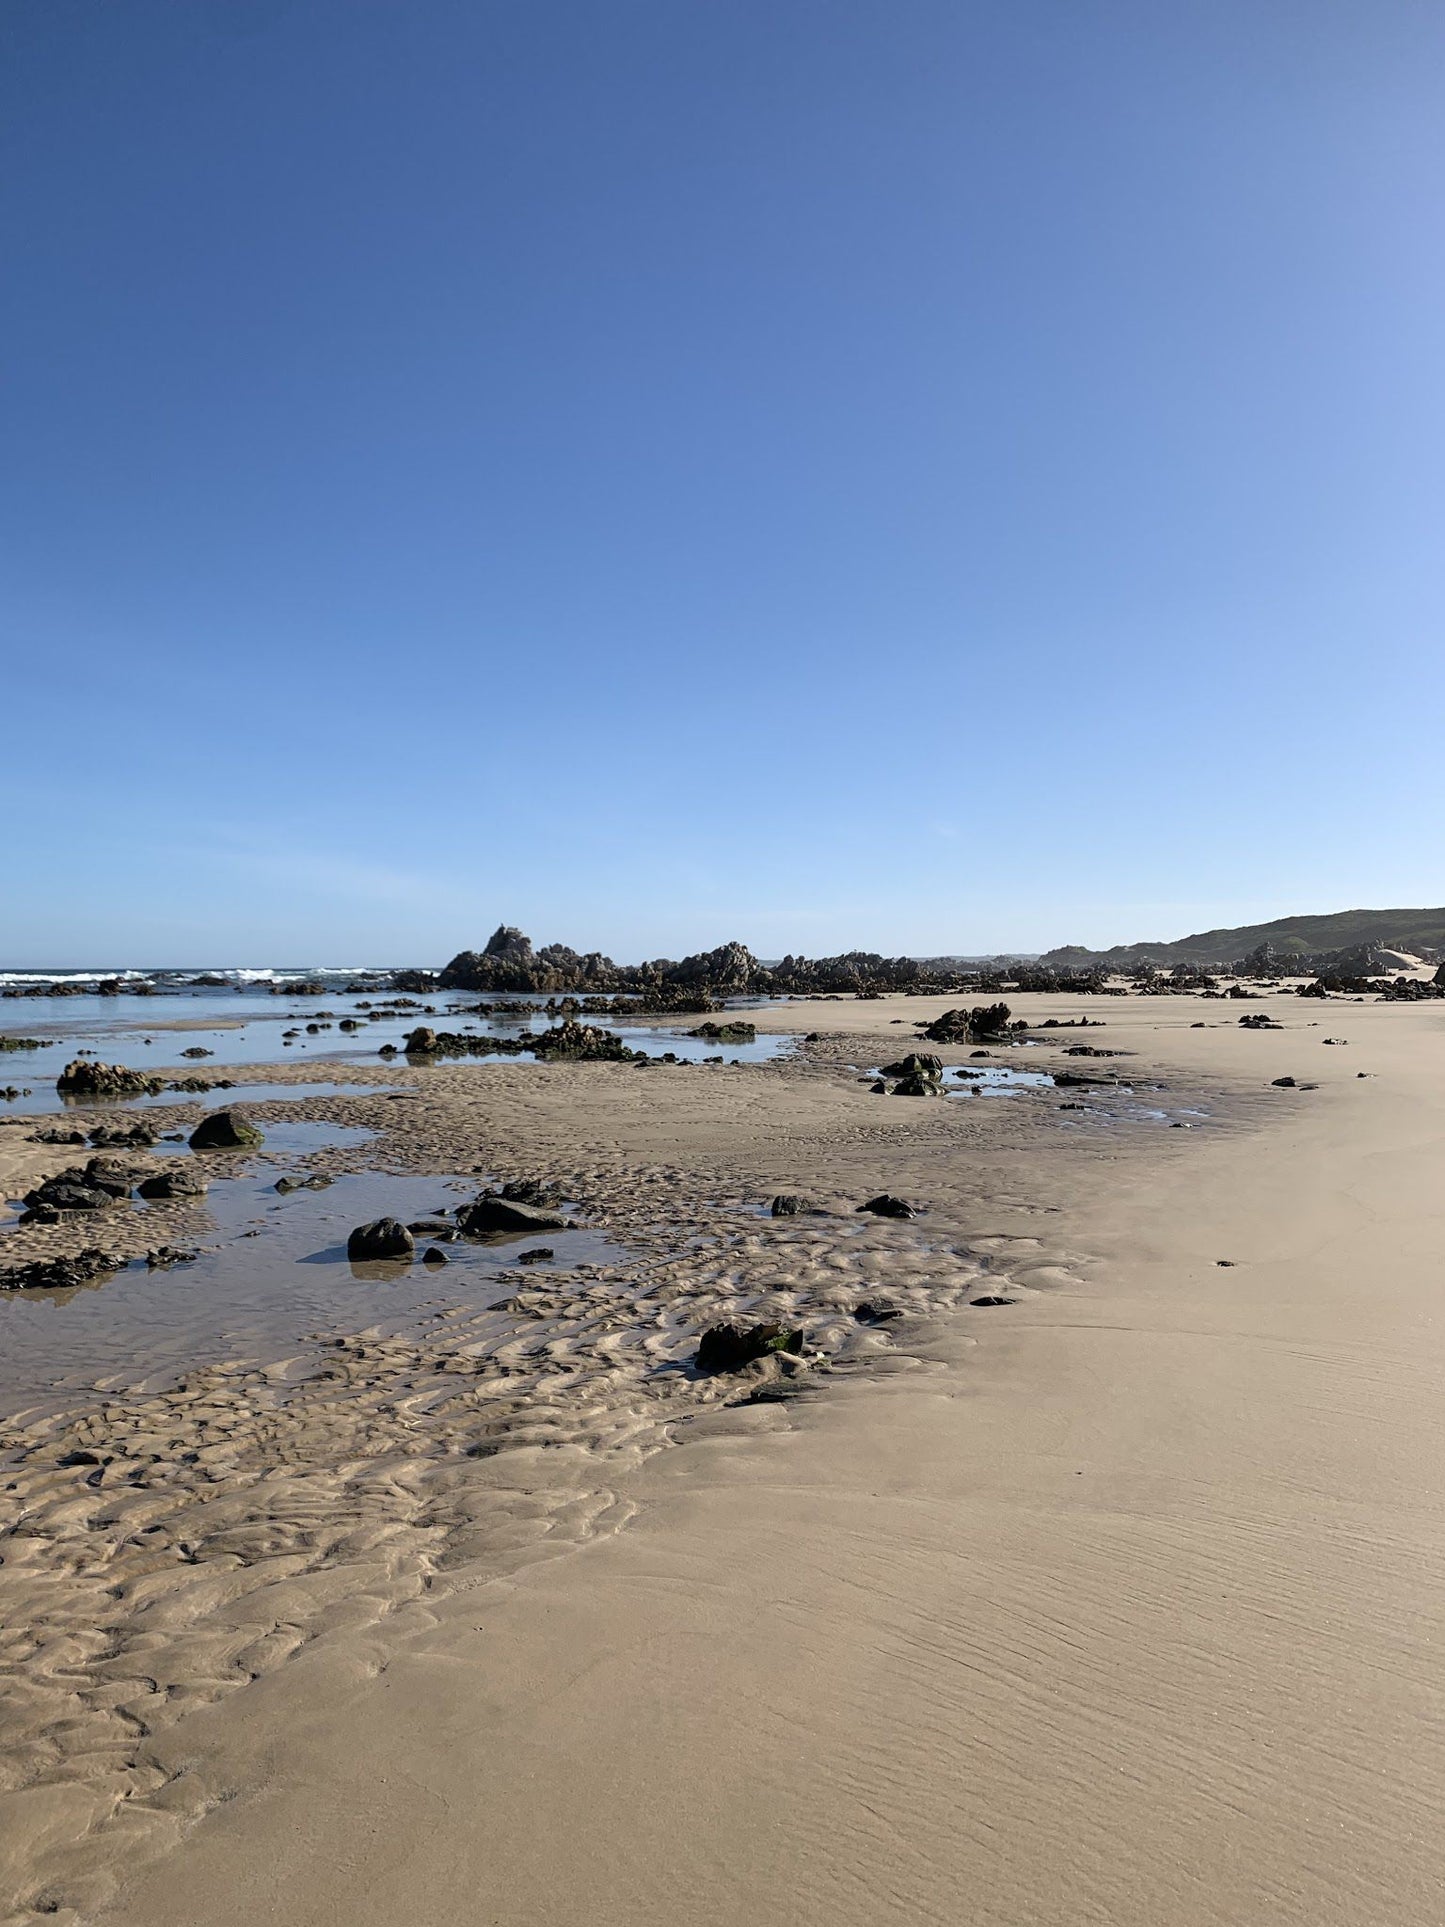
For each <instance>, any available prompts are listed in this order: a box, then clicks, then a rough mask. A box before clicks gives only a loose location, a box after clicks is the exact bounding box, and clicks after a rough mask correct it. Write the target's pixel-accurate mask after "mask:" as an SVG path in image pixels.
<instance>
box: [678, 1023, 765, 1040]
mask: <svg viewBox="0 0 1445 1927" xmlns="http://www.w3.org/2000/svg"><path fill="white" fill-rule="evenodd" d="M757 1034H758V1027H757V1025H756V1024H747V1023H743V1022H741V1021H732V1022H729V1023H726V1024H714V1023H712V1022H708V1023H706V1024H699V1025H698V1027H697V1029H696V1030H694V1031H689V1032H688V1035H689V1036H690V1037H706V1038H710V1039H711V1041H712V1042H713V1043H715V1044H751V1043H752V1042H753V1041H754V1039H755V1038H756V1037H757Z"/></svg>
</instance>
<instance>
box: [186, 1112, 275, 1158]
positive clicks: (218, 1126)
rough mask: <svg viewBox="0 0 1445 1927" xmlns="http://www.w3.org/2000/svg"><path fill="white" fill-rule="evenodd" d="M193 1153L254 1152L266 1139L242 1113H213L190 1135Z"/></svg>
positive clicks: (204, 1118) (203, 1119) (202, 1120)
mask: <svg viewBox="0 0 1445 1927" xmlns="http://www.w3.org/2000/svg"><path fill="white" fill-rule="evenodd" d="M189 1141H190V1146H191V1149H192V1150H193V1151H253V1150H255V1148H256V1147H257V1145H259V1144H264V1143H265V1141H266V1140H265V1137H264V1136H263V1134H262V1133H261V1132H260V1131H259V1130H257V1128H256V1126H255V1125H254V1124H253V1123H252V1122H251V1120H250V1119H249V1118H248V1117H245V1116H243V1115H242V1113H241V1112H240V1111H212V1112H211V1113H210V1115H209V1116H208V1117H203V1118H202V1119H201V1121H200V1123H199V1124H198V1125H197V1126H196V1128H195V1130H194V1131H192V1132H191V1135H190V1140H189Z"/></svg>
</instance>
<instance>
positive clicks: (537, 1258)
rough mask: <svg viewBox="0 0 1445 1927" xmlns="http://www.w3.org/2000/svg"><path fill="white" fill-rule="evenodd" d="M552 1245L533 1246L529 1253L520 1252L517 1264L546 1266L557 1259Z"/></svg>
mask: <svg viewBox="0 0 1445 1927" xmlns="http://www.w3.org/2000/svg"><path fill="white" fill-rule="evenodd" d="M556 1255H557V1254H556V1252H555V1251H554V1250H553V1249H552V1247H551V1245H533V1246H532V1247H531V1249H530V1250H528V1251H519V1252H518V1253H517V1259H516V1262H517V1263H518V1264H519V1265H546V1264H550V1263H551V1262H552V1260H553V1259H554V1258H555V1257H556Z"/></svg>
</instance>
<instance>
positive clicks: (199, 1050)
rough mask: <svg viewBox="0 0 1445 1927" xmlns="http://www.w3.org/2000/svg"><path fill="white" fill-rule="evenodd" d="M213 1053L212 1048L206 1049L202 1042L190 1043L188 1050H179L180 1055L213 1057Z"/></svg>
mask: <svg viewBox="0 0 1445 1927" xmlns="http://www.w3.org/2000/svg"><path fill="white" fill-rule="evenodd" d="M215 1054H216V1053H215V1052H214V1051H213V1050H207V1049H206V1047H205V1045H204V1044H192V1045H191V1047H190V1049H189V1050H183V1051H182V1052H181V1056H182V1057H214V1056H215Z"/></svg>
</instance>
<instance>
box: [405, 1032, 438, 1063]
mask: <svg viewBox="0 0 1445 1927" xmlns="http://www.w3.org/2000/svg"><path fill="white" fill-rule="evenodd" d="M401 1047H402V1049H403V1050H404V1051H405V1052H406V1054H407V1056H408V1057H431V1056H434V1055H435V1053H436V1050H437V1034H436V1032H435V1031H434V1030H432V1029H431V1027H430V1026H429V1025H427V1024H418V1025H417V1027H416V1029H415V1030H414V1031H411V1032H409V1033H408V1034H407V1036H406V1037H405V1038H404V1039H403V1041H402V1046H401Z"/></svg>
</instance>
